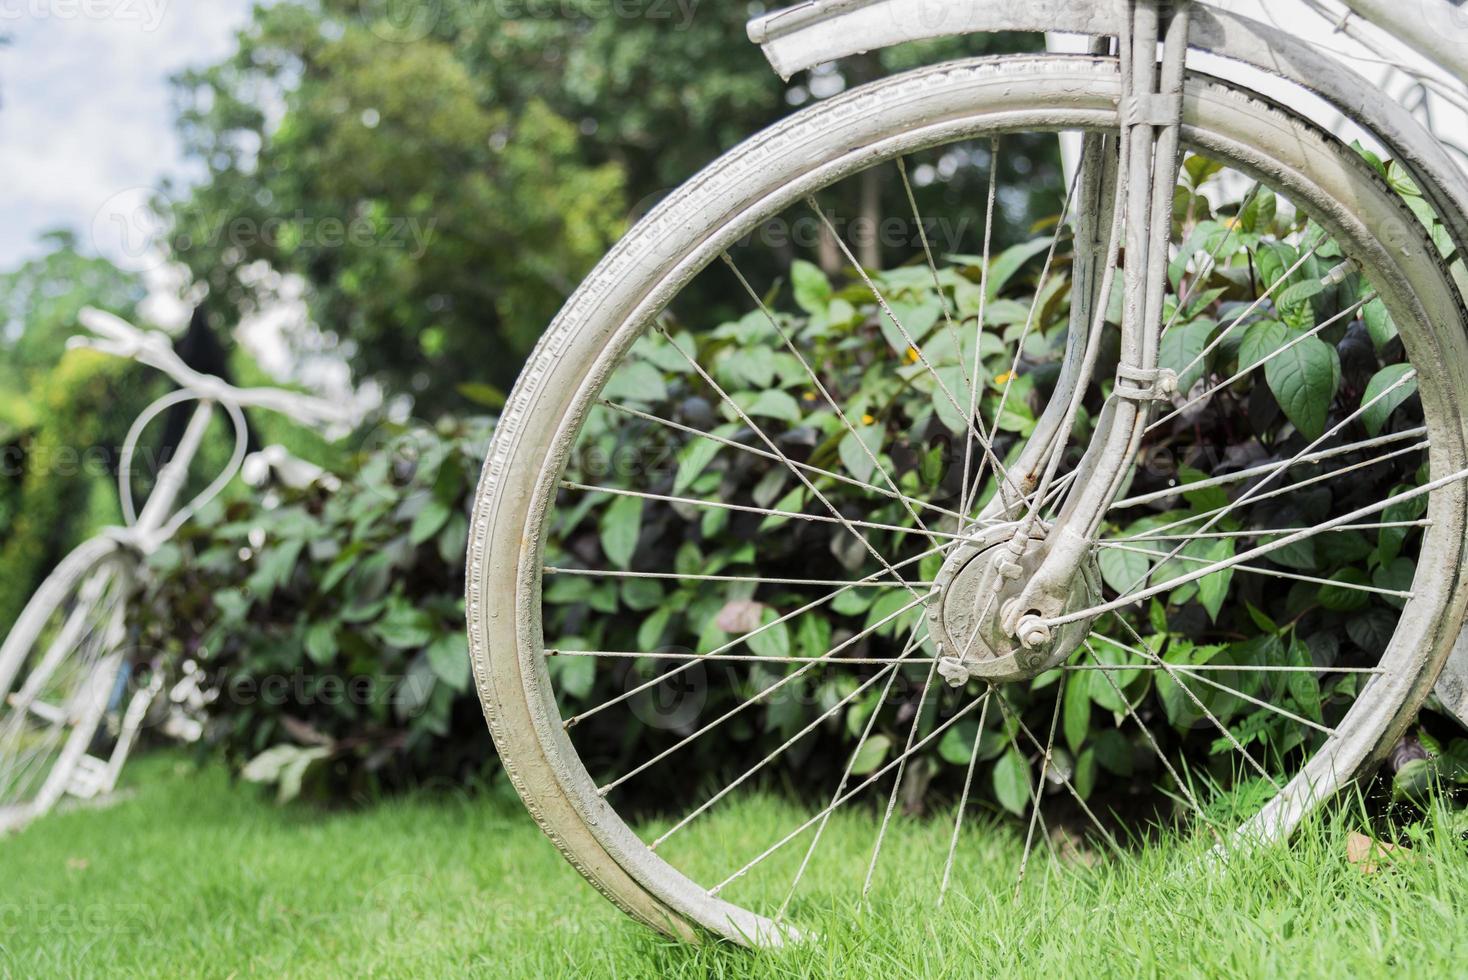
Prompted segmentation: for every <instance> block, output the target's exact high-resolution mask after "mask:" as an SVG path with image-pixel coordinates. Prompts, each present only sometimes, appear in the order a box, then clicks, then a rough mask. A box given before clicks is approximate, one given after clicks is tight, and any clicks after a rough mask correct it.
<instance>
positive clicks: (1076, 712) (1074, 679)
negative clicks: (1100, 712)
mask: <svg viewBox="0 0 1468 980" xmlns="http://www.w3.org/2000/svg"><path fill="white" fill-rule="evenodd" d="M1092 673H1094V671H1089V670H1073V671H1071V674H1070V678H1069V679H1068V680H1067V681H1066V682H1065V710H1064V718H1063V720H1062V722H1061V725H1062V728H1063V729H1064V732H1065V744H1066V745H1068V746H1070V750H1071V751H1072V752H1079V751H1080V750H1081V746H1082V745H1084V744H1085V742H1086V737H1087V736H1088V735H1090V734H1091V686H1090V685H1091V677H1090V675H1091V674H1092ZM1101 683H1102V684H1103V685H1104V684H1105V683H1106V682H1105V681H1104V680H1103V681H1101Z"/></svg>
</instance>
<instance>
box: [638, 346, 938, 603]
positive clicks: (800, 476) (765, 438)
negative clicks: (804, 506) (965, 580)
mask: <svg viewBox="0 0 1468 980" xmlns="http://www.w3.org/2000/svg"><path fill="white" fill-rule="evenodd" d="M658 330H659V331H660V332H661V333H662V335H663V339H664V340H666V341H667V342H668V344H669V345H671V346H672V348H673V349H674V350H676V351H677V352H678V353H679V354H680V355H681V356H682V357H683V360H685V361H686V362H688V365H689V366H690V367H691V368H693V370H694V372H695V373H696V374H697V375H698V376H699V377H700V378H702V379H703V382H704V384H706V385H708V386H709V387H710V388H712V389H713V390H714V391H715V392H716V393H717V394H718V396H719V398H720V400H722V401H723V402H725V403H726V404H727V405H728V406H729V407H730V408H731V409H733V411H734V413H735V414H736V415H738V416H739V419H740V421H742V422H743V423H744V424H745V425H747V426H749V428H750V429H751V430H753V431H754V434H755V435H757V436H759V438H760V441H761V442H763V443H764V444H765V445H766V446H767V447H769V450H770V452H772V453H774V454H775V455H776V456H778V457H780V460H781V461H782V462H784V463H785V464H786V465H787V466H788V467H789V468H790V472H792V473H794V474H795V478H796V479H797V480H799V481H800V482H801V483H802V484H804V485H805V488H806V489H807V490H809V491H810V492H811V493H813V494H814V495H815V497H816V499H817V500H819V501H820V502H821V505H822V506H824V507H825V508H826V509H827V510H828V511H830V512H831V516H832V517H834V518H836V519H837V520H838V521H839V522H840V523H841V525H842V526H843V527H845V528H846V530H847V531H849V532H851V535H852V536H853V537H855V538H856V539H857V541H859V542H861V545H862V547H863V548H865V549H866V551H867V553H868V554H870V555H871V556H872V557H873V558H875V559H877V562H878V564H880V565H881V566H882V567H883V568H884V569H886V570H887V572H888V573H889V574H890V575H892V577H893V578H895V579H897V580H898V581H899V582H900V581H902V576H901V575H898V574H897V572H896V570H895V569H893V567H892V565H891V564H890V563H889V562H888V561H887V559H886V558H884V557H883V556H882V553H881V552H880V551H878V550H877V549H876V548H874V547H873V546H872V543H871V541H869V540H867V538H866V536H865V535H863V534H862V533H861V532H860V531H858V530H857V529H856V527H855V526H854V525H852V523H851V522H850V521H849V520H847V519H846V517H845V515H843V514H842V513H841V511H840V510H838V509H837V507H836V505H835V504H833V503H831V501H830V500H828V499H827V498H826V495H825V494H823V493H821V491H820V490H819V489H818V488H817V487H816V485H815V484H814V483H812V482H810V479H809V478H808V477H807V476H806V475H805V474H804V473H803V472H802V471H801V470H800V469H798V468H797V467H796V466H795V465H794V464H793V463H791V461H790V459H789V457H787V456H786V455H785V454H784V453H782V452H781V451H780V447H779V446H777V445H776V444H775V440H773V439H771V438H770V436H769V434H768V433H766V432H765V430H764V429H761V428H760V427H759V426H758V425H756V424H755V421H754V420H753V419H752V418H750V417H749V415H748V414H747V413H746V412H745V411H744V409H742V408H740V407H739V404H738V402H736V401H734V399H733V398H731V397H729V393H728V392H726V391H725V390H724V389H723V388H722V387H721V386H720V385H719V383H718V382H717V381H715V380H714V379H713V378H712V377H711V376H710V375H709V373H708V372H707V371H705V370H704V368H703V365H701V364H699V363H698V359H697V358H695V357H694V356H693V355H691V354H689V353H688V352H687V351H686V350H684V349H683V348H682V347H681V346H680V345H679V344H678V342H677V341H675V340H674V339H673V338H672V337H671V336H670V335H669V334H668V332H667V330H665V329H664V328H663V327H662V326H661V325H659V326H658ZM907 590H908V591H909V592H911V593H912V594H913V595H914V596H916V595H917V594H918V593H917V590H915V589H913V588H912V587H911V586H907Z"/></svg>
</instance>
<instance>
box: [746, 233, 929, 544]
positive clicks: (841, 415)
mask: <svg viewBox="0 0 1468 980" xmlns="http://www.w3.org/2000/svg"><path fill="white" fill-rule="evenodd" d="M721 257H722V258H723V260H724V263H725V264H726V265H727V266H728V267H729V269H730V270H731V271H732V272H733V273H734V277H735V278H736V279H738V280H739V284H740V285H741V286H743V287H744V291H745V292H746V293H748V294H749V298H750V299H751V300H752V301H753V302H754V304H755V305H756V306H757V307H759V311H760V313H762V314H763V315H764V318H765V320H766V321H767V322H768V323H769V324H770V327H771V328H772V329H773V330H774V331H775V333H777V334H778V335H779V336H780V339H781V340H782V341H783V342H784V343H785V349H786V350H788V351H790V353H791V355H792V356H793V357H794V358H795V359H796V360H797V361H799V362H800V366H801V367H802V368H803V369H804V370H805V375H806V377H808V378H810V381H811V384H813V385H815V388H816V391H819V392H820V393H821V398H823V399H825V402H826V404H827V405H829V406H831V411H833V412H835V413H836V418H837V419H838V420H840V422H841V427H842V428H844V429H845V430H846V432H847V434H848V435H849V436H851V438H852V439H853V440H854V441H855V442H856V444H857V445H858V446H860V447H861V451H862V453H863V454H865V456H866V458H867V460H868V461H869V462H870V463H871V464H872V468H873V472H875V473H878V474H880V475H881V477H882V482H884V483H886V484H887V486H888V487H889V488H891V490H892V492H893V493H894V494H897V498H898V499H899V500H901V501H903V503H904V506H905V507H906V508H907V513H908V514H909V516H911V517H912V519H913V520H914V521H916V522H917V526H918V527H919V528H921V529H922V531H923V533H925V534H927V533H928V528H927V526H926V525H925V524H923V519H922V518H921V517H919V516H918V513H917V511H916V510H914V509H913V506H912V504H910V503H907V498H906V497H905V496H903V495H902V494H901V493H900V492H899V491H898V489H897V481H896V480H894V479H892V474H891V473H889V472H888V471H887V468H886V467H885V466H883V465H882V461H881V460H880V459H878V458H877V454H876V453H874V452H872V448H871V447H870V446H868V445H867V444H866V440H865V439H863V438H862V437H861V435H860V434H859V433H858V432H857V431H856V426H854V425H852V424H851V419H849V418H847V416H846V413H845V412H844V411H842V410H841V406H840V405H838V404H836V399H835V398H832V397H831V392H830V391H828V390H827V389H826V386H825V384H824V383H823V382H822V381H821V378H820V375H818V374H817V373H816V371H815V369H814V368H812V367H811V366H810V362H809V361H808V360H806V358H805V355H804V354H802V353H801V352H800V348H798V347H796V346H795V342H794V341H793V340H791V339H790V335H789V334H787V333H786V332H785V330H784V329H783V328H782V327H781V326H780V322H779V321H778V320H777V319H775V314H773V313H771V312H770V308H769V306H768V305H767V304H766V303H765V301H764V299H763V298H762V297H761V296H760V295H759V293H756V292H755V291H754V287H753V286H751V285H750V284H749V280H748V279H746V278H744V273H742V272H740V271H739V266H737V265H735V264H734V259H733V258H731V257H730V256H729V253H728V252H724V253H723V254H722V256H721ZM939 296H940V297H941V296H942V293H941V291H940V293H939ZM943 309H944V311H945V313H946V312H947V309H948V305H947V303H946V302H945V303H944V304H943ZM929 539H930V540H931V539H932V535H931V534H929ZM933 543H934V544H937V543H938V542H937V541H936V540H935V541H933Z"/></svg>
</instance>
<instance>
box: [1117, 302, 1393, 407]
mask: <svg viewBox="0 0 1468 980" xmlns="http://www.w3.org/2000/svg"><path fill="white" fill-rule="evenodd" d="M1375 298H1376V293H1375V292H1368V293H1367V294H1366V295H1364V296H1362V297H1361V298H1360V299H1358V300H1357V301H1356V302H1355V303H1353V304H1351V305H1350V306H1348V307H1346V308H1345V309H1344V310H1341V312H1339V313H1337V314H1336V315H1335V316H1333V317H1330V318H1329V319H1327V320H1325V321H1324V322H1322V323H1321V324H1319V325H1318V326H1315V327H1312V328H1310V329H1309V330H1307V331H1305V332H1304V333H1302V334H1300V335H1299V336H1298V337H1293V338H1291V339H1290V341H1289V342H1288V343H1286V344H1283V345H1281V346H1280V347H1279V348H1278V349H1276V350H1275V351H1273V352H1272V353H1270V354H1266V355H1265V356H1264V357H1261V358H1259V360H1257V361H1255V362H1254V363H1253V364H1250V365H1249V366H1248V367H1242V368H1239V369H1238V370H1237V371H1235V372H1234V373H1233V375H1231V376H1230V377H1229V378H1227V379H1226V380H1224V381H1220V382H1218V383H1217V384H1216V385H1214V386H1212V387H1211V388H1207V389H1205V390H1204V391H1201V392H1199V393H1198V394H1196V395H1194V396H1193V397H1192V398H1189V399H1188V400H1187V401H1186V402H1184V403H1183V404H1181V405H1179V406H1177V407H1176V408H1174V409H1173V410H1172V411H1170V412H1168V413H1167V414H1166V415H1164V416H1162V417H1161V418H1159V419H1157V420H1156V421H1154V422H1151V423H1149V424H1148V426H1147V429H1146V431H1148V432H1151V431H1152V430H1153V429H1156V428H1158V427H1159V426H1161V425H1163V424H1164V423H1166V422H1169V421H1171V420H1172V419H1175V418H1177V417H1178V416H1179V415H1181V414H1182V413H1183V412H1186V411H1187V410H1188V409H1190V408H1192V407H1193V406H1194V405H1196V404H1198V403H1199V402H1201V401H1204V400H1205V399H1207V398H1209V397H1211V396H1212V395H1213V394H1214V393H1215V392H1218V391H1222V390H1223V389H1224V388H1227V387H1229V386H1230V385H1232V384H1233V383H1234V382H1236V381H1238V380H1240V379H1241V378H1247V377H1248V376H1249V374H1250V373H1251V372H1253V371H1254V370H1255V369H1256V368H1260V367H1263V366H1264V365H1266V364H1268V363H1269V362H1270V361H1272V360H1274V359H1275V358H1276V357H1279V356H1280V355H1281V354H1283V353H1284V352H1285V351H1287V350H1290V349H1291V348H1293V347H1295V346H1296V345H1298V344H1303V343H1304V342H1305V341H1307V340H1309V339H1310V338H1311V337H1314V336H1315V335H1316V334H1318V333H1320V332H1321V331H1322V330H1324V329H1326V328H1327V327H1332V326H1334V325H1335V324H1337V323H1339V322H1340V321H1341V320H1344V319H1345V318H1346V317H1348V316H1351V315H1352V314H1354V313H1355V312H1356V311H1357V310H1359V309H1361V308H1362V307H1363V306H1365V305H1366V304H1367V303H1369V302H1371V301H1372V300H1373V299H1375Z"/></svg>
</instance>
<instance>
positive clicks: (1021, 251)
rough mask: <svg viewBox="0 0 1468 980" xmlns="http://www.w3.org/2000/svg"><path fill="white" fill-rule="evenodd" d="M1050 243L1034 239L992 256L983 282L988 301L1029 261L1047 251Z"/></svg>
mask: <svg viewBox="0 0 1468 980" xmlns="http://www.w3.org/2000/svg"><path fill="white" fill-rule="evenodd" d="M1051 241H1052V239H1050V238H1048V237H1046V238H1036V239H1034V240H1033V241H1028V242H1021V243H1020V244H1018V245H1011V246H1010V247H1009V248H1006V249H1005V250H1004V251H1002V252H1000V253H999V254H998V255H996V256H994V259H993V261H992V262H990V263H989V274H988V276H987V277H986V278H985V281H984V283H985V291H986V292H987V293H988V296H989V299H991V300H992V299H994V298H995V297H997V296H998V295H999V293H1000V292H1001V291H1003V289H1004V287H1005V285H1006V284H1007V283H1008V282H1009V280H1010V279H1012V278H1013V277H1014V274H1015V273H1016V272H1018V271H1019V270H1020V269H1021V268H1023V267H1024V264H1025V263H1026V262H1028V261H1029V260H1030V259H1032V258H1034V257H1035V256H1036V255H1039V254H1040V253H1041V252H1043V251H1045V250H1046V249H1048V248H1049V247H1050V242H1051Z"/></svg>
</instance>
